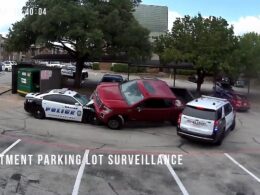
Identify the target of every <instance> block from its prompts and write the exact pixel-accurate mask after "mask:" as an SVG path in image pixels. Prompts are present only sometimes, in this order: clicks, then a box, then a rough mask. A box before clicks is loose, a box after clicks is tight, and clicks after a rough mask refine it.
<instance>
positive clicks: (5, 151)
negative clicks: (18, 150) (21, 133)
mask: <svg viewBox="0 0 260 195" xmlns="http://www.w3.org/2000/svg"><path fill="white" fill-rule="evenodd" d="M20 141H21V139H18V140H16V141H15V142H14V143H12V145H10V146H9V147H8V148H6V149H5V150H4V151H3V152H2V153H1V154H0V157H1V156H4V155H5V154H6V153H7V152H8V151H9V150H11V149H12V148H13V147H14V146H15V145H16V144H18V143H19V142H20Z"/></svg>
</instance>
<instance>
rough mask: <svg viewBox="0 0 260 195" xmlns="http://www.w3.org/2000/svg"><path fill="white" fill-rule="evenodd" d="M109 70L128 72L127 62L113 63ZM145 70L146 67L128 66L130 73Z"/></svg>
mask: <svg viewBox="0 0 260 195" xmlns="http://www.w3.org/2000/svg"><path fill="white" fill-rule="evenodd" d="M110 70H111V71H114V72H119V73H127V72H128V65H127V64H120V63H115V64H113V66H112V67H111V69H110ZM145 71H146V68H143V67H137V66H134V67H130V68H129V72H130V73H143V72H145Z"/></svg>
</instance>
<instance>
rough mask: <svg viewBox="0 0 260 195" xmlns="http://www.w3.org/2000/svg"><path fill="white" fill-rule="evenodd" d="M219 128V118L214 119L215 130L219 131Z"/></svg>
mask: <svg viewBox="0 0 260 195" xmlns="http://www.w3.org/2000/svg"><path fill="white" fill-rule="evenodd" d="M218 128H219V120H216V121H214V131H218Z"/></svg>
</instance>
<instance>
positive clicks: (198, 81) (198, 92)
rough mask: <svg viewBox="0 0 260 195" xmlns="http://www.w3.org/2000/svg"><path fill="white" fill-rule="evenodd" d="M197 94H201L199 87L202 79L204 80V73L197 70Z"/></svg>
mask: <svg viewBox="0 0 260 195" xmlns="http://www.w3.org/2000/svg"><path fill="white" fill-rule="evenodd" d="M197 76H198V79H197V94H198V95H200V94H201V85H202V84H203V82H204V78H205V71H204V70H200V69H199V70H197Z"/></svg>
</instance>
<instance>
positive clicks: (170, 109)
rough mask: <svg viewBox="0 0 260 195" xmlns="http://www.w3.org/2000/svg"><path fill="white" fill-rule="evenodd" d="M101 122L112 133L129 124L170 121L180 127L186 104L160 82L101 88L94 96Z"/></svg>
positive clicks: (135, 82)
mask: <svg viewBox="0 0 260 195" xmlns="http://www.w3.org/2000/svg"><path fill="white" fill-rule="evenodd" d="M93 100H94V106H95V110H96V113H97V117H98V119H99V120H100V121H101V122H103V123H105V124H106V125H107V126H108V127H109V128H111V129H120V128H122V126H123V125H124V124H125V122H126V121H157V122H159V121H170V122H172V123H173V124H176V123H177V118H178V116H179V114H180V112H181V111H182V110H183V106H184V105H183V104H182V102H181V101H180V100H178V99H177V98H176V96H175V95H174V94H173V92H172V91H171V89H170V88H169V86H168V85H167V84H166V83H165V82H164V81H161V80H158V79H137V80H131V81H128V82H125V83H121V84H119V83H103V84H100V85H99V86H98V87H97V89H96V91H95V92H94V94H93Z"/></svg>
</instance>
